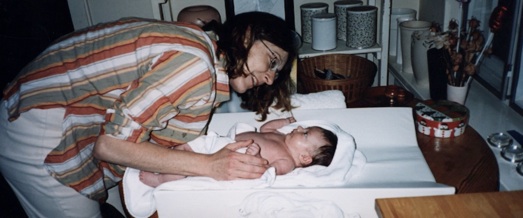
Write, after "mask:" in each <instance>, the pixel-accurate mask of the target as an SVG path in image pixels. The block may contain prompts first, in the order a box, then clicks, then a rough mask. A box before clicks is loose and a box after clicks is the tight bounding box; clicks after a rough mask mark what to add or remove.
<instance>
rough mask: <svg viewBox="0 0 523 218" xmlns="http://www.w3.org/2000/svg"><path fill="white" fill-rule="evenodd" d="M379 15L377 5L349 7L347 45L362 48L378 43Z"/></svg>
mask: <svg viewBox="0 0 523 218" xmlns="http://www.w3.org/2000/svg"><path fill="white" fill-rule="evenodd" d="M377 15H378V8H377V7H375V6H368V5H366V6H356V7H351V8H348V9H347V47H349V48H358V49H361V48H368V47H371V46H373V45H375V44H376V29H377Z"/></svg>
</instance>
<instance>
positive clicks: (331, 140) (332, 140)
mask: <svg viewBox="0 0 523 218" xmlns="http://www.w3.org/2000/svg"><path fill="white" fill-rule="evenodd" d="M310 128H318V129H319V130H320V131H321V133H322V134H323V139H325V141H327V144H325V145H323V146H321V147H319V148H318V150H317V151H316V152H317V154H316V155H315V156H314V157H313V158H312V162H311V163H310V164H309V165H307V166H312V165H322V166H329V165H330V164H331V162H332V159H333V158H334V153H335V152H336V148H337V147H338V136H336V134H334V133H333V132H331V131H329V130H326V129H324V128H321V127H318V126H313V127H310ZM307 166H305V167H307Z"/></svg>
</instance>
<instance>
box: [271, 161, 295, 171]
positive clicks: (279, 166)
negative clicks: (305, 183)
mask: <svg viewBox="0 0 523 218" xmlns="http://www.w3.org/2000/svg"><path fill="white" fill-rule="evenodd" d="M271 166H272V167H274V168H276V175H285V174H287V173H290V172H291V171H292V170H294V168H295V166H294V161H292V160H290V159H279V160H276V161H274V162H272V163H271Z"/></svg>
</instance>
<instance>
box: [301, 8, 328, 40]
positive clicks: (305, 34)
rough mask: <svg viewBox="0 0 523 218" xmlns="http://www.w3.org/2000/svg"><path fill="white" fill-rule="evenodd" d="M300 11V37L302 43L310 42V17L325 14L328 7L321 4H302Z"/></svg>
mask: <svg viewBox="0 0 523 218" xmlns="http://www.w3.org/2000/svg"><path fill="white" fill-rule="evenodd" d="M300 9H301V37H302V41H303V42H307V43H311V42H312V16H314V15H315V14H323V13H327V12H328V10H329V5H328V4H327V3H323V2H312V3H307V4H303V5H301V6H300Z"/></svg>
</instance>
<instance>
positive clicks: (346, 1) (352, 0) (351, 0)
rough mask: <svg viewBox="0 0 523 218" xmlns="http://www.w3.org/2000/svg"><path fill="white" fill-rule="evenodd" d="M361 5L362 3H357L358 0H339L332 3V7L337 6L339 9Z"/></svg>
mask: <svg viewBox="0 0 523 218" xmlns="http://www.w3.org/2000/svg"><path fill="white" fill-rule="evenodd" d="M362 4H363V1H358V0H340V1H335V2H334V6H339V7H346V6H353V5H362Z"/></svg>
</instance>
